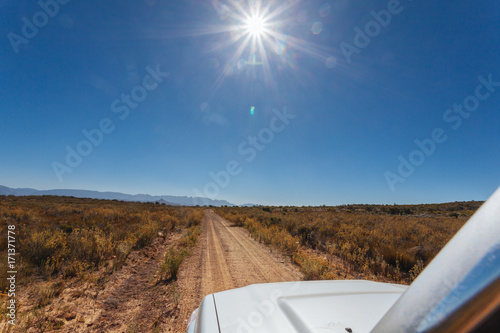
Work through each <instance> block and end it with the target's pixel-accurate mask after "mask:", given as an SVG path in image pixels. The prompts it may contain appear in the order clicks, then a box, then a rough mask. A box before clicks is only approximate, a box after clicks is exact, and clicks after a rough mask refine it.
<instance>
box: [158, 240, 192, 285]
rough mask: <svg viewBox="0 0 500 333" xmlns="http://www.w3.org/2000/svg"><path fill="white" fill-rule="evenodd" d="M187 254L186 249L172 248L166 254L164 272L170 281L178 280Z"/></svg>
mask: <svg viewBox="0 0 500 333" xmlns="http://www.w3.org/2000/svg"><path fill="white" fill-rule="evenodd" d="M186 254H187V250H186V249H185V248H179V249H175V248H170V249H169V250H168V251H167V252H166V253H165V258H164V263H163V265H162V271H163V272H166V273H167V276H168V278H169V279H172V280H176V279H177V273H178V272H179V268H180V267H181V264H182V261H183V260H184V257H185V256H186Z"/></svg>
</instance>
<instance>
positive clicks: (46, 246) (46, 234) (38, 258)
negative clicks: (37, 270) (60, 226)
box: [20, 230, 68, 266]
mask: <svg viewBox="0 0 500 333" xmlns="http://www.w3.org/2000/svg"><path fill="white" fill-rule="evenodd" d="M20 251H21V253H22V255H23V257H25V258H27V259H28V260H29V261H31V262H32V263H33V264H35V265H37V266H42V264H43V263H44V262H45V261H46V260H47V259H48V258H51V257H53V258H64V257H65V256H66V255H67V253H68V252H67V242H66V234H65V233H64V232H62V231H60V230H43V231H35V232H33V233H32V234H31V235H30V237H29V238H28V239H26V240H25V241H24V242H22V245H21V249H20Z"/></svg>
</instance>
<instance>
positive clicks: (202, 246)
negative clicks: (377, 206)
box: [171, 209, 303, 332]
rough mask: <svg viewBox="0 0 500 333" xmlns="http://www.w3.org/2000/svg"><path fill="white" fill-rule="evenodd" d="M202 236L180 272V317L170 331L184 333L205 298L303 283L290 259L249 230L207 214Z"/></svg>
mask: <svg viewBox="0 0 500 333" xmlns="http://www.w3.org/2000/svg"><path fill="white" fill-rule="evenodd" d="M202 230H203V233H202V236H201V237H200V241H199V242H198V244H197V246H196V247H195V249H194V251H193V254H192V255H191V256H190V257H189V258H186V259H185V260H184V263H183V264H182V266H181V269H180V272H179V280H178V285H179V288H180V290H181V294H182V297H181V300H180V303H179V316H178V317H177V318H176V319H175V321H174V323H173V327H172V330H171V331H174V332H185V329H186V324H187V319H189V316H190V315H191V312H192V311H193V310H194V309H196V308H197V307H198V306H199V305H200V302H201V300H202V299H203V297H204V296H206V295H208V294H212V293H216V292H219V291H223V290H227V289H232V288H240V287H244V286H247V285H250V284H255V283H268V282H283V281H300V280H302V277H303V276H302V274H301V273H300V272H299V270H298V269H297V268H296V267H295V266H293V265H292V264H291V263H290V262H289V260H288V259H286V258H282V257H281V256H280V255H277V254H276V253H272V252H271V251H270V250H269V249H268V248H266V247H265V246H263V245H261V244H259V243H258V242H256V241H255V240H253V239H252V238H250V237H249V235H248V233H247V231H246V230H244V229H242V228H239V227H234V226H232V225H231V223H230V222H229V221H227V220H225V219H223V218H222V217H220V216H218V215H217V214H215V213H214V212H213V211H212V210H209V209H207V210H205V216H204V218H203V226H202Z"/></svg>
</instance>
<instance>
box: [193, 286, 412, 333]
mask: <svg viewBox="0 0 500 333" xmlns="http://www.w3.org/2000/svg"><path fill="white" fill-rule="evenodd" d="M406 289H407V286H403V285H396V284H388V283H379V282H372V281H359V280H341V281H307V282H303V281H302V282H283V283H266V284H255V285H250V286H247V287H244V288H238V289H232V290H227V291H223V292H219V293H215V294H212V295H208V296H206V297H205V298H204V300H203V302H202V304H201V306H200V309H199V311H200V313H199V317H198V322H197V323H196V329H195V331H196V332H199V333H206V332H220V333H229V332H238V333H256V332H273V333H279V332H286V333H293V332H301V333H304V332H311V333H312V332H314V333H315V332H318V333H319V332H325V333H326V332H339V333H346V332H353V333H361V332H369V331H370V330H371V329H372V328H373V327H375V325H376V324H377V322H378V321H379V320H380V319H381V318H382V317H383V315H384V314H385V313H386V312H387V311H388V310H389V308H390V307H391V306H392V305H393V304H394V303H395V302H396V301H397V300H398V298H399V297H400V295H401V294H402V293H403V292H404V291H405V290H406Z"/></svg>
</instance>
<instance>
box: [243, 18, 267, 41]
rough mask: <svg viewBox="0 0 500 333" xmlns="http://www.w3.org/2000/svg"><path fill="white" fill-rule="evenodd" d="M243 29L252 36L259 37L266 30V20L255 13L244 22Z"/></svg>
mask: <svg viewBox="0 0 500 333" xmlns="http://www.w3.org/2000/svg"><path fill="white" fill-rule="evenodd" d="M245 30H246V31H247V32H248V33H249V34H250V35H251V36H252V37H261V36H262V35H263V34H264V32H265V30H266V22H265V21H264V19H263V18H262V17H259V16H257V15H254V16H251V17H249V18H248V19H247V20H246V22H245Z"/></svg>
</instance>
